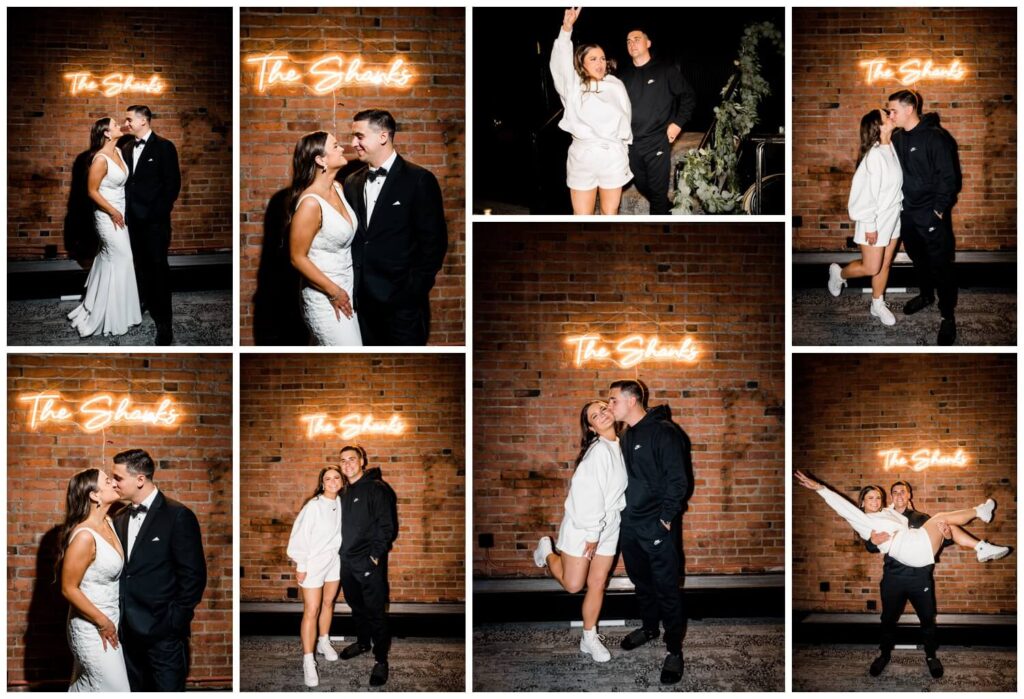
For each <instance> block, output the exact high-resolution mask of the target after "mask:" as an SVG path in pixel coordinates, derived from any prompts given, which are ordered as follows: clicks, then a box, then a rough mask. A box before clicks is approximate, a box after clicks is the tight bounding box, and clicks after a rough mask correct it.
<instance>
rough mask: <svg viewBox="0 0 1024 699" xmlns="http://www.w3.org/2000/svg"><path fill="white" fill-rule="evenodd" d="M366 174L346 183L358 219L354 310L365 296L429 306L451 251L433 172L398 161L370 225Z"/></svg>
mask: <svg viewBox="0 0 1024 699" xmlns="http://www.w3.org/2000/svg"><path fill="white" fill-rule="evenodd" d="M368 172H369V168H363V169H361V170H358V171H357V172H355V173H353V174H352V175H351V176H349V177H348V179H346V180H345V198H346V199H348V202H349V204H351V205H352V208H353V209H355V211H356V216H357V218H358V219H359V225H358V226H357V229H356V236H355V240H354V241H353V243H352V264H353V267H354V270H355V282H354V289H355V303H356V306H357V307H358V304H359V301H360V297H366V296H368V297H369V298H370V299H371V300H373V301H375V302H377V303H379V304H386V305H389V306H393V307H396V308H397V307H416V306H422V305H425V304H427V303H428V297H429V295H430V290H431V289H432V288H433V286H434V278H435V277H436V276H437V273H438V271H439V270H440V269H441V265H442V264H443V263H444V256H445V253H446V252H447V251H448V226H447V224H446V223H445V220H444V201H443V200H442V198H441V187H440V185H438V183H437V178H436V177H434V175H433V173H431V172H430V171H429V170H426V169H424V168H422V167H420V166H418V165H414V164H413V163H410V162H408V161H406V160H405V159H403V158H402V156H400V155H399V156H396V157H395V162H394V164H393V165H392V167H391V170H390V171H389V172H388V175H387V177H386V178H385V180H384V187H383V188H382V189H381V192H380V196H379V197H378V198H377V204H376V206H375V207H374V210H373V218H372V219H371V220H370V222H369V225H367V222H366V201H365V199H364V197H363V187H364V186H365V184H366V175H367V173H368Z"/></svg>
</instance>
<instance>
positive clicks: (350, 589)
mask: <svg viewBox="0 0 1024 699" xmlns="http://www.w3.org/2000/svg"><path fill="white" fill-rule="evenodd" d="M341 589H342V591H343V592H344V594H345V602H346V603H347V604H348V606H349V607H351V609H352V622H353V623H354V624H355V627H356V640H357V641H358V642H359V645H361V646H363V647H364V648H368V647H369V646H370V645H371V641H372V642H373V657H374V658H376V659H377V661H378V662H387V659H388V651H389V650H390V649H391V631H390V629H389V628H388V614H387V606H388V598H389V596H390V592H391V590H390V588H389V586H388V558H387V556H385V557H384V558H382V559H381V561H380V563H379V564H378V565H376V566H374V565H373V563H372V562H370V561H362V560H359V561H347V560H345V559H344V558H342V559H341Z"/></svg>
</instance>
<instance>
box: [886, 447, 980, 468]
mask: <svg viewBox="0 0 1024 699" xmlns="http://www.w3.org/2000/svg"><path fill="white" fill-rule="evenodd" d="M878 455H879V456H881V457H882V468H884V469H885V470H886V471H891V470H892V469H894V468H896V469H898V468H909V469H910V470H911V471H914V472H915V473H920V472H921V471H924V470H927V469H929V468H933V467H937V466H940V467H941V466H944V467H947V468H965V467H966V466H967V455H966V454H964V450H963V449H957V450H956V452H955V453H953V454H943V453H942V450H941V449H918V450H917V451H915V452H914V453H912V454H909V455H906V454H904V453H903V452H902V451H901V450H899V449H885V450H883V451H880V452H878Z"/></svg>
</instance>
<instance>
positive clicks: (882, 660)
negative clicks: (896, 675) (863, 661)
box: [868, 653, 890, 677]
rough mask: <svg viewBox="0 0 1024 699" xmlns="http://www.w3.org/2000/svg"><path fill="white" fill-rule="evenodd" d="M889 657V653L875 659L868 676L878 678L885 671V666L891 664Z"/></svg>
mask: <svg viewBox="0 0 1024 699" xmlns="http://www.w3.org/2000/svg"><path fill="white" fill-rule="evenodd" d="M889 657H890V656H889V654H888V653H882V654H881V655H879V656H878V657H877V658H875V661H874V662H873V663H871V667H870V668H868V674H869V675H871V676H872V677H878V676H879V675H881V674H882V670H884V669H885V666H886V665H888V664H889Z"/></svg>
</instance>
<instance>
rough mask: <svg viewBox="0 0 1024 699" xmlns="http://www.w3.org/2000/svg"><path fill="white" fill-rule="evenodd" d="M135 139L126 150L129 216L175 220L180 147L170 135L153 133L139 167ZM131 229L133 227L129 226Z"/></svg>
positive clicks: (141, 219) (142, 219)
mask: <svg viewBox="0 0 1024 699" xmlns="http://www.w3.org/2000/svg"><path fill="white" fill-rule="evenodd" d="M134 150H135V141H134V139H128V140H127V142H126V143H125V144H124V148H123V150H122V154H123V155H124V160H125V162H126V163H128V182H127V183H125V197H126V199H127V211H126V217H127V218H128V220H129V221H136V222H139V223H167V224H168V225H170V222H171V209H173V208H174V202H175V201H177V199H178V193H179V192H181V171H180V170H179V169H178V149H177V148H175V147H174V144H173V143H171V142H170V141H168V140H167V139H166V138H161V137H160V136H158V135H157V134H155V133H152V132H151V133H150V135H149V138H148V139H147V140H146V147H145V148H143V149H142V153H141V154H140V155H139V165H138V167H135V165H134V163H133V162H132V161H133V158H132V152H133V151H134ZM129 230H130V228H129Z"/></svg>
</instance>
